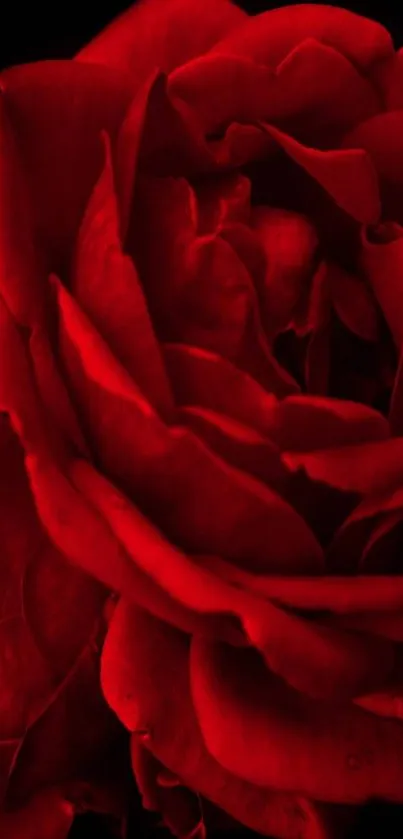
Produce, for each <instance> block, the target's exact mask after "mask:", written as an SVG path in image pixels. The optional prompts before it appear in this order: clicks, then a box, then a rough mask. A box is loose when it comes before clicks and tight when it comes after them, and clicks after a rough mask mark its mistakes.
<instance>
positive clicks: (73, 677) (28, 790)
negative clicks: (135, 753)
mask: <svg viewBox="0 0 403 839" xmlns="http://www.w3.org/2000/svg"><path fill="white" fill-rule="evenodd" d="M102 639H103V632H102V631H98V634H96V633H95V632H94V633H93V635H92V636H89V637H88V638H87V639H86V644H85V646H84V648H83V649H82V650H80V655H78V656H77V658H76V660H75V661H74V664H73V666H72V667H71V668H70V669H69V670H68V671H66V673H65V677H64V679H63V680H62V681H61V682H60V684H59V685H58V689H57V691H56V692H55V695H54V697H53V698H52V702H50V703H49V705H48V707H47V708H46V709H45V710H44V713H43V714H42V715H41V717H40V718H39V719H38V720H37V721H36V723H35V724H34V725H33V726H31V728H30V730H29V731H28V732H27V734H26V736H25V738H24V742H23V744H22V747H21V749H20V751H19V753H18V756H17V760H16V762H15V765H14V767H13V773H12V775H11V778H10V785H9V791H8V795H9V798H8V800H9V801H10V803H11V802H12V806H16V805H18V804H20V803H21V802H23V801H25V800H27V799H29V798H30V797H31V795H33V794H34V793H35V791H36V790H37V789H42V788H46V787H53V786H59V785H60V784H66V782H69V781H70V782H72V781H76V780H84V779H85V778H86V776H87V777H88V776H89V775H90V772H91V767H94V766H96V765H97V762H98V761H101V760H102V758H103V757H104V756H105V754H107V752H108V750H110V749H111V747H112V744H113V742H114V741H116V738H117V737H118V736H119V735H120V726H119V725H118V723H117V720H116V718H115V717H114V716H113V715H112V714H111V713H110V710H109V708H108V706H107V704H106V702H105V700H104V698H103V696H102V692H101V689H100V680H99V650H98V649H97V646H96V642H98V644H99V645H100V644H101V643H102ZM92 643H93V644H94V646H92Z"/></svg>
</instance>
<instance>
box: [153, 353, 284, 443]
mask: <svg viewBox="0 0 403 839" xmlns="http://www.w3.org/2000/svg"><path fill="white" fill-rule="evenodd" d="M162 349H163V354H164V359H165V363H166V366H167V369H168V373H169V377H170V380H171V384H172V387H173V390H174V394H175V400H176V402H177V404H179V405H180V406H186V405H199V406H200V407H202V408H208V409H210V410H212V411H218V412H219V413H223V414H227V416H229V417H232V418H233V419H235V420H238V421H239V422H241V423H243V424H245V425H247V426H249V427H250V428H254V429H255V430H256V431H258V432H259V433H260V434H263V435H266V434H267V433H268V432H269V429H271V427H272V424H273V416H274V411H275V406H276V403H277V400H276V398H275V396H274V395H273V393H267V391H265V390H264V389H263V388H262V387H261V385H259V384H258V382H256V381H255V380H254V379H252V378H251V377H250V376H248V374H247V373H245V372H244V371H242V370H239V369H238V367H236V366H235V365H233V364H232V363H231V362H230V361H228V360H227V359H225V358H222V357H221V356H219V355H217V354H215V353H212V352H209V351H208V350H203V349H200V348H199V347H191V346H188V345H186V344H163V347H162Z"/></svg>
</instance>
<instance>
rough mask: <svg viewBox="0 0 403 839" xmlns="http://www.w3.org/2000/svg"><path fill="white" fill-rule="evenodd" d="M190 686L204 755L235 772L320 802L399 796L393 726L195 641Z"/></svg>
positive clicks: (249, 659) (248, 658) (252, 660)
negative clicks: (304, 692) (206, 752)
mask: <svg viewBox="0 0 403 839" xmlns="http://www.w3.org/2000/svg"><path fill="white" fill-rule="evenodd" d="M191 685H192V695H193V698H194V702H195V705H196V713H197V717H198V720H199V724H200V726H201V729H202V733H203V735H204V739H205V742H206V745H207V748H208V750H209V752H210V753H211V754H212V755H213V757H215V759H216V760H218V762H220V763H221V764H222V765H223V766H224V767H225V768H227V769H228V770H229V771H232V772H234V773H235V774H237V775H239V777H241V778H244V779H245V780H248V781H250V782H251V783H255V784H257V785H258V786H264V785H270V786H274V787H275V788H277V789H283V790H284V791H286V790H289V791H291V790H295V789H298V790H301V791H302V793H303V794H305V795H308V796H310V797H313V798H316V799H319V800H325V801H334V802H340V803H341V802H346V803H358V802H363V801H366V800H367V799H368V798H370V797H373V796H377V797H382V798H387V799H389V800H395V801H401V800H402V788H401V787H402V772H403V769H402V766H401V762H400V758H399V743H400V740H401V739H402V738H403V728H402V727H401V726H400V725H398V724H396V723H394V722H391V721H389V720H388V721H385V720H381V719H378V718H376V717H375V716H372V715H370V714H366V713H364V712H363V711H361V710H359V709H358V708H356V707H354V706H345V707H344V706H340V705H337V704H335V705H331V704H328V703H323V702H318V701H314V700H312V699H307V698H306V697H304V696H302V695H301V694H297V693H296V692H294V691H292V690H291V689H290V688H288V687H286V686H285V685H284V683H282V682H280V681H279V680H277V679H276V678H275V677H273V676H272V675H271V674H270V673H269V672H268V671H267V670H266V669H265V668H264V666H263V664H262V662H261V661H260V660H259V659H258V658H257V657H256V656H254V655H252V654H251V653H250V651H245V653H241V652H240V651H237V652H236V655H232V653H231V652H229V651H228V652H227V650H226V649H225V647H224V646H220V645H217V644H208V643H205V642H203V641H200V640H198V639H193V642H192V649H191Z"/></svg>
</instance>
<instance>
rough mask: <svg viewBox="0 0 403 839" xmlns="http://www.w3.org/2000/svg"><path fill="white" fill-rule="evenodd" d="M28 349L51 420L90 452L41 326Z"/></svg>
mask: <svg viewBox="0 0 403 839" xmlns="http://www.w3.org/2000/svg"><path fill="white" fill-rule="evenodd" d="M29 350H30V354H31V359H32V364H33V368H34V373H35V379H36V384H37V387H38V390H39V394H40V396H41V399H42V402H43V404H44V406H45V407H46V409H47V410H48V411H49V414H50V416H51V417H52V420H53V421H54V422H55V423H56V424H57V425H58V427H59V428H60V429H61V430H62V431H63V432H64V434H65V436H66V439H67V440H70V441H71V442H73V443H74V444H75V446H76V448H77V451H78V452H79V453H80V454H83V455H87V454H88V449H87V445H86V442H85V440H84V437H83V432H82V429H81V427H80V425H79V422H78V419H77V416H76V412H75V410H74V408H73V404H72V402H71V399H70V396H69V393H68V391H67V388H66V385H65V382H64V381H63V378H62V376H61V373H60V371H59V369H58V365H57V360H56V358H55V353H54V350H53V348H52V346H51V343H50V341H49V338H48V335H47V333H46V332H45V331H44V330H43V329H42V328H37V329H35V328H34V329H33V330H32V332H31V336H30V339H29Z"/></svg>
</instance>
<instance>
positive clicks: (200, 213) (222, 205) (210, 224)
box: [196, 172, 251, 236]
mask: <svg viewBox="0 0 403 839" xmlns="http://www.w3.org/2000/svg"><path fill="white" fill-rule="evenodd" d="M196 195H197V232H198V234H199V235H205V234H208V233H219V232H223V231H225V230H227V229H228V228H229V229H230V230H233V229H234V228H235V229H236V231H237V232H238V231H239V230H240V229H241V230H244V229H245V228H244V225H246V224H248V222H249V218H250V201H251V182H250V180H249V178H246V177H245V176H244V175H241V174H239V173H237V172H230V173H229V174H228V175H227V174H223V175H222V176H221V177H220V176H218V175H217V176H215V177H214V178H211V179H206V180H205V181H202V182H201V183H200V184H197V187H196ZM248 233H249V231H247V233H246V236H248Z"/></svg>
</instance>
